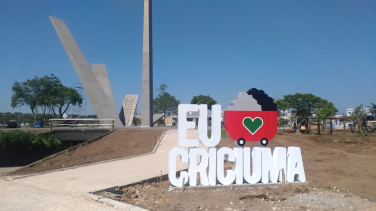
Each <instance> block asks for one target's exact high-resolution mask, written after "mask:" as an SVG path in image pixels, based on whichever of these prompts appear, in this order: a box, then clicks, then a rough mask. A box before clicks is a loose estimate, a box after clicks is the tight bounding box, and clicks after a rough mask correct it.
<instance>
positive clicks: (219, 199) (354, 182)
mask: <svg viewBox="0 0 376 211" xmlns="http://www.w3.org/2000/svg"><path fill="white" fill-rule="evenodd" d="M219 146H227V147H231V148H232V147H234V143H233V141H232V140H230V139H227V138H225V139H222V141H221V142H220V144H219ZM246 146H247V147H252V146H257V143H256V142H247V143H246ZM268 146H269V147H271V148H274V147H277V146H283V147H288V146H298V147H300V148H301V150H302V156H303V162H304V168H305V173H306V178H307V181H309V184H308V185H306V186H285V187H265V186H264V187H259V186H250V187H249V188H247V189H236V188H234V189H233V190H230V189H225V190H212V189H210V188H208V189H197V190H195V189H186V191H185V192H181V191H179V190H177V191H168V189H169V186H170V182H169V181H163V182H162V183H161V185H159V184H158V183H145V184H139V185H135V186H130V187H127V188H124V189H122V190H121V191H120V192H118V193H109V192H101V193H100V195H102V196H105V197H109V198H113V199H115V200H119V201H123V202H126V203H129V204H135V205H137V206H140V207H143V208H146V209H150V210H233V211H235V210H376V203H375V202H376V136H374V135H371V136H368V137H365V138H362V137H360V136H359V135H357V134H351V133H347V134H342V133H335V134H333V135H311V134H290V133H279V134H277V135H276V137H275V139H273V140H272V141H270V143H269V145H268ZM234 187H235V186H234Z"/></svg>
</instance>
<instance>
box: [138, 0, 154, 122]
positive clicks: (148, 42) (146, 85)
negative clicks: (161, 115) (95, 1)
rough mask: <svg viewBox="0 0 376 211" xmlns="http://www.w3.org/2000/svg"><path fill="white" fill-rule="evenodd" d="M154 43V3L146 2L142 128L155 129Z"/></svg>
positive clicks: (148, 0)
mask: <svg viewBox="0 0 376 211" xmlns="http://www.w3.org/2000/svg"><path fill="white" fill-rule="evenodd" d="M152 121H153V42H152V1H151V0H144V37H143V48H142V96H141V126H142V127H153V122H152Z"/></svg>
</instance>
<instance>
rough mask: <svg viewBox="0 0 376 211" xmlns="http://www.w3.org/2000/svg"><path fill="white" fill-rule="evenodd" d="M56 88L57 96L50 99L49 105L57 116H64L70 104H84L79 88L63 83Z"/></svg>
mask: <svg viewBox="0 0 376 211" xmlns="http://www.w3.org/2000/svg"><path fill="white" fill-rule="evenodd" d="M54 89H55V90H54V94H55V97H54V98H51V99H50V100H49V101H48V107H49V108H50V110H51V112H52V113H53V114H55V115H56V116H59V117H60V118H62V117H63V114H64V113H65V112H66V111H67V110H68V108H69V106H70V105H77V104H78V105H81V104H82V97H81V95H80V94H79V93H78V92H77V90H75V89H73V88H71V87H66V86H63V85H59V86H57V87H55V88H54Z"/></svg>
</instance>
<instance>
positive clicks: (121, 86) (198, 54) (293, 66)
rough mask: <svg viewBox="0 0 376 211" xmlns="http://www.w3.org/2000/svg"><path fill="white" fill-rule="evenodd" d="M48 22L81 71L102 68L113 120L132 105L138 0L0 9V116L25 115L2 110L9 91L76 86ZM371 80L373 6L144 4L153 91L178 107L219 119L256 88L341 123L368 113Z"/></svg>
mask: <svg viewBox="0 0 376 211" xmlns="http://www.w3.org/2000/svg"><path fill="white" fill-rule="evenodd" d="M49 16H54V17H56V18H59V19H62V20H64V21H65V23H66V24H67V26H68V28H69V29H70V31H71V33H72V35H73V37H74V38H75V40H76V42H77V44H78V45H79V47H80V49H81V51H82V52H83V54H84V55H85V57H86V59H87V61H88V62H89V64H90V63H99V64H105V65H106V68H107V71H108V76H109V80H110V83H111V88H112V92H113V95H114V99H115V104H116V108H117V112H119V111H120V108H121V105H122V102H123V100H124V96H125V95H127V94H138V95H140V96H141V74H142V30H143V1H142V0H106V1H103V0H90V1H88V0H87V1H83V0H65V1H60V0H33V1H29V0H17V1H14V0H0V90H1V91H0V112H27V113H29V112H30V109H29V108H28V107H25V106H24V107H20V108H14V109H13V108H12V107H11V106H10V103H11V96H12V89H11V88H12V84H13V83H14V82H15V81H25V80H27V79H30V78H33V77H35V76H38V77H43V76H44V75H49V74H54V75H56V76H57V77H58V78H59V79H60V80H61V81H62V83H63V84H64V85H65V86H73V83H76V82H79V79H78V76H77V74H76V72H75V70H74V68H73V66H72V64H71V62H70V60H69V58H68V56H67V54H66V52H65V50H64V48H63V45H62V43H61V41H60V40H59V38H58V36H57V34H56V32H55V30H54V28H53V26H52V24H51V22H50V20H49ZM375 73H376V1H372V0H369V1H366V0H364V1H362V0H359V1H353V0H316V1H308V0H289V1H280V0H269V1H262V0H260V1H256V0H252V1H249V0H237V1H230V0H227V1H225V0H205V1H202V0H159V1H157V0H154V1H153V74H154V90H156V89H157V88H158V87H159V86H160V84H162V83H166V84H167V85H168V88H167V90H166V91H167V92H168V93H170V94H171V95H173V96H175V97H176V99H178V100H180V102H181V103H190V101H191V99H192V98H193V96H197V95H201V94H203V95H210V96H211V97H212V98H214V99H215V100H216V101H217V102H218V104H221V105H222V108H223V109H225V108H226V107H227V106H228V105H229V104H230V102H231V101H232V100H233V99H234V98H235V97H236V96H237V95H238V93H239V92H244V91H247V90H248V89H250V88H257V89H262V90H264V91H265V92H266V93H267V94H268V95H269V96H271V97H273V98H283V95H287V94H295V93H297V92H299V93H312V94H314V95H317V96H319V97H321V98H323V99H326V100H329V101H331V102H333V103H334V105H335V106H336V107H337V108H338V110H339V112H338V113H339V114H342V113H345V112H346V108H352V107H356V106H358V105H360V104H363V105H370V104H371V103H376V97H375V96H376V94H375V93H376V82H375V77H376V74H375ZM154 97H157V93H155V94H154ZM140 108H141V100H139V102H138V108H137V112H138V113H140ZM86 109H87V114H94V110H93V108H92V106H91V104H90V103H89V101H88V105H87V108H86Z"/></svg>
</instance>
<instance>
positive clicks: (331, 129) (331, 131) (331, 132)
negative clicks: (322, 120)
mask: <svg viewBox="0 0 376 211" xmlns="http://www.w3.org/2000/svg"><path fill="white" fill-rule="evenodd" d="M329 121H330V134H333V127H332V119H329Z"/></svg>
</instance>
